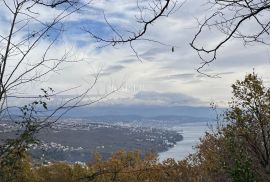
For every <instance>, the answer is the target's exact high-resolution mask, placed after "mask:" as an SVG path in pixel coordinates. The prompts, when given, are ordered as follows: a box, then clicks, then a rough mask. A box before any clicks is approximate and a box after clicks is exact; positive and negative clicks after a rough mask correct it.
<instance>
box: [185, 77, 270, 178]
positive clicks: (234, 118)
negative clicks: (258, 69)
mask: <svg viewBox="0 0 270 182" xmlns="http://www.w3.org/2000/svg"><path fill="white" fill-rule="evenodd" d="M232 88H233V98H232V101H231V102H230V107H229V109H228V110H227V111H225V113H224V114H223V115H222V117H221V118H220V120H219V122H220V123H219V125H218V128H217V130H216V131H214V132H213V133H207V134H206V135H205V136H204V137H203V138H202V139H201V143H200V144H199V145H198V146H197V149H198V152H197V153H196V154H195V155H194V156H191V157H190V161H191V162H192V163H193V164H194V165H195V166H198V170H199V172H198V173H199V176H202V177H207V178H209V180H208V181H227V180H230V179H231V180H233V181H269V179H270V173H269V162H270V161H269V149H270V143H269V141H270V135H269V133H270V128H269V126H270V120H269V114H270V89H269V88H266V87H265V86H264V85H263V82H262V80H261V79H260V78H259V77H258V76H257V75H256V74H255V73H252V74H248V75H247V76H246V77H245V79H244V80H243V81H239V80H238V81H236V83H235V84H233V85H232Z"/></svg>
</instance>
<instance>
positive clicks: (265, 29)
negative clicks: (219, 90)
mask: <svg viewBox="0 0 270 182" xmlns="http://www.w3.org/2000/svg"><path fill="white" fill-rule="evenodd" d="M209 5H210V7H211V12H212V10H213V13H212V14H211V15H210V16H208V17H206V19H205V20H204V21H203V22H201V23H199V26H200V27H199V30H198V32H197V33H196V34H195V36H194V38H193V40H192V42H191V43H190V45H191V47H192V48H193V49H195V50H196V51H197V52H198V55H199V57H200V58H201V60H202V61H203V62H202V65H201V66H200V67H199V68H198V69H197V70H198V71H199V72H201V71H200V70H201V69H202V68H203V67H204V66H205V65H207V64H209V63H211V62H213V61H214V60H215V59H216V58H217V52H218V50H219V49H221V47H222V46H223V45H225V44H226V43H227V42H228V41H229V40H231V39H240V40H242V41H243V43H244V44H245V45H247V44H253V43H261V44H266V45H269V43H270V42H269V28H270V22H269V10H270V1H269V0H261V1H256V0H215V1H214V0H210V1H209ZM210 30H211V31H212V32H213V33H216V32H220V33H221V35H223V36H222V39H221V40H219V41H218V42H217V43H216V44H215V45H214V46H213V47H207V46H206V45H202V46H201V45H200V37H201V36H203V35H204V33H205V32H206V33H208V34H210ZM213 33H211V36H213V35H212V34H213ZM218 35H219V36H221V35H220V34H218ZM203 44H204V43H203ZM206 55H210V58H209V57H208V56H206Z"/></svg>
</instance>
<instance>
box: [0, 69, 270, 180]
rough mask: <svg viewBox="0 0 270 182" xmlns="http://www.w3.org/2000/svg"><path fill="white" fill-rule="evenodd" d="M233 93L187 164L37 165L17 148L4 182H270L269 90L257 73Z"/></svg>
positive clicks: (122, 158) (131, 160)
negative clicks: (215, 124) (225, 108)
mask: <svg viewBox="0 0 270 182" xmlns="http://www.w3.org/2000/svg"><path fill="white" fill-rule="evenodd" d="M232 89H233V98H232V101H231V102H230V103H229V109H228V110H226V111H225V112H224V113H223V114H222V115H220V116H218V117H217V119H218V127H217V128H215V129H213V132H211V133H206V134H205V136H203V137H202V138H201V142H200V144H199V145H198V146H197V147H196V149H197V150H196V152H195V153H194V154H192V155H190V156H188V157H187V158H186V159H185V160H182V161H178V162H177V161H174V160H172V159H168V160H166V161H164V162H162V163H160V162H159V161H158V160H157V156H155V155H153V154H147V155H145V157H144V158H143V159H142V158H141V155H140V154H139V152H124V151H119V152H117V153H115V154H113V155H112V156H111V158H110V159H109V160H106V161H104V160H101V157H100V156H99V155H98V154H97V155H96V156H95V161H92V162H90V163H89V164H87V165H81V164H68V163H63V162H57V163H52V164H48V165H37V164H34V162H31V159H30V158H29V157H28V156H27V155H26V153H27V152H26V151H25V150H23V149H22V148H18V150H15V149H14V150H12V152H9V153H8V154H7V156H6V157H5V158H4V159H3V158H2V159H1V161H0V164H1V168H0V181H9V182H12V181H27V182H31V181H49V182H60V181H63V182H71V181H196V182H197V181H207V182H209V181H210V182H211V181H239V182H240V181H243V182H244V181H245V182H246V181H269V180H270V166H269V162H270V121H269V115H270V89H269V88H266V87H265V86H264V85H263V82H262V80H261V79H260V78H259V77H258V76H257V75H256V74H255V73H253V74H248V75H247V76H246V77H245V79H244V80H243V81H236V83H235V84H233V85H232ZM19 149H20V150H19Z"/></svg>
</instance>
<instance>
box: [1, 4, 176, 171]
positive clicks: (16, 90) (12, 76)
mask: <svg viewBox="0 0 270 182" xmlns="http://www.w3.org/2000/svg"><path fill="white" fill-rule="evenodd" d="M104 3H106V2H104ZM169 5H171V7H169ZM175 5H176V2H173V1H172V0H164V1H163V0H151V1H149V2H148V3H147V4H146V3H145V2H144V1H142V2H140V1H138V2H137V4H136V6H137V8H138V12H139V14H140V17H139V18H138V25H140V26H142V27H143V28H142V29H141V30H140V31H138V32H137V31H135V30H128V31H127V32H126V34H127V35H126V36H125V35H124V34H120V33H119V32H118V31H116V29H115V28H114V27H113V26H112V25H111V24H110V23H109V21H108V20H107V18H106V16H105V15H104V17H102V18H105V20H106V22H107V26H108V27H109V28H111V30H113V32H114V33H115V34H116V35H118V37H119V38H121V39H116V38H115V37H114V36H113V38H112V39H110V40H107V41H105V39H101V38H100V37H98V36H96V35H95V34H94V33H93V32H92V31H91V30H90V28H89V27H90V25H88V26H87V27H79V28H83V30H82V31H87V32H88V33H89V34H90V35H91V36H92V38H95V39H97V40H104V41H105V42H106V43H109V44H112V45H116V44H120V43H130V46H131V42H133V41H136V40H138V39H142V38H143V35H144V34H145V33H146V31H147V28H148V26H149V25H150V24H152V23H154V22H155V21H157V19H158V18H160V17H162V16H165V15H166V16H167V15H168V14H170V12H171V10H173V8H174V7H175ZM147 6H149V7H148V8H147ZM0 8H1V11H3V12H5V13H4V15H6V17H3V19H4V20H6V26H3V27H1V32H0V119H1V120H9V121H14V122H16V123H17V124H18V127H19V131H18V133H17V137H15V138H10V139H8V140H6V142H5V143H4V144H1V146H0V165H1V166H3V165H4V166H5V165H9V166H14V165H15V164H16V163H17V160H21V159H22V157H23V156H25V152H26V150H27V148H28V147H29V144H32V143H36V142H37V141H38V140H37V138H36V134H37V133H38V132H39V131H40V130H41V129H43V128H45V127H49V126H51V125H52V124H53V123H54V122H56V121H58V120H59V118H61V117H62V116H63V115H64V114H66V113H67V112H68V111H70V110H71V109H73V108H75V107H82V106H86V105H89V104H93V103H95V102H98V101H99V100H101V99H103V98H104V97H107V96H108V95H110V94H112V93H114V92H115V91H117V89H116V90H113V91H112V92H109V93H107V94H105V95H103V96H101V97H100V98H98V99H94V100H91V99H89V98H88V93H89V92H90V91H91V90H92V88H93V87H94V86H95V84H96V82H97V79H98V76H99V74H97V75H96V76H95V77H94V78H93V80H91V82H90V81H89V83H88V85H87V88H86V89H84V90H83V91H80V92H77V93H78V94H77V95H76V96H73V97H71V98H68V99H63V101H62V102H61V103H60V104H59V105H57V106H53V107H51V109H50V107H49V106H48V105H49V103H50V102H49V101H50V99H51V98H57V97H59V95H60V94H67V93H69V91H74V90H75V89H77V88H78V87H75V88H67V89H66V90H59V91H54V89H53V88H50V87H49V88H43V86H41V85H39V84H41V83H42V81H43V79H45V78H46V76H48V75H52V74H55V75H56V76H57V73H59V72H60V71H61V70H60V66H61V65H63V64H74V62H80V60H70V59H69V57H70V52H69V51H66V50H65V51H63V55H62V56H60V57H54V56H55V55H52V52H51V51H52V50H54V49H55V48H56V47H57V41H58V40H59V38H61V36H62V35H63V34H64V33H65V31H64V30H65V29H64V28H65V24H66V22H67V18H70V17H72V16H73V15H75V14H76V13H77V15H78V14H79V13H82V11H83V12H87V11H88V12H89V11H92V10H93V9H94V8H95V4H94V2H92V1H83V0H2V1H0ZM145 11H147V13H148V14H147V15H145ZM47 12H49V15H50V16H47V15H46V13H47ZM151 13H152V14H151ZM44 16H45V17H44ZM125 37H126V38H125ZM90 38H91V37H90V36H89V39H90ZM149 41H150V40H149ZM41 44H43V45H46V47H45V48H42V49H41V48H40V45H41ZM131 47H132V46H131ZM133 50H134V49H133ZM134 51H135V50H134ZM33 54H36V56H33ZM34 83H37V85H38V87H39V88H40V89H41V93H30V94H29V92H28V93H26V91H25V88H26V87H28V86H29V85H30V84H34ZM12 99H13V100H14V99H16V101H17V102H16V103H18V102H19V103H23V104H22V105H20V104H12V103H11V100H12ZM21 100H22V101H21ZM85 100H87V101H85ZM82 101H83V102H82ZM19 112H20V114H18V113H19Z"/></svg>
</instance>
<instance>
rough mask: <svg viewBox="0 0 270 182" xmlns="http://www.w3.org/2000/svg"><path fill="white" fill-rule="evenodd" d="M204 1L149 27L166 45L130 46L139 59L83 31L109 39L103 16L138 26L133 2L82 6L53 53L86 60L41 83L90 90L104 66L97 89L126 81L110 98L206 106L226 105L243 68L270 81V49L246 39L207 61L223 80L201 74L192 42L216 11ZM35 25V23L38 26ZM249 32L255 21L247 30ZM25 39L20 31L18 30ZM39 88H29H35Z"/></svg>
mask: <svg viewBox="0 0 270 182" xmlns="http://www.w3.org/2000/svg"><path fill="white" fill-rule="evenodd" d="M204 3H205V1H203V0H196V1H195V0H188V1H187V2H186V3H185V4H184V5H183V6H182V7H181V8H180V9H179V10H177V11H176V12H174V13H173V14H171V15H170V16H169V17H162V18H160V19H159V20H158V21H157V22H155V23H154V24H153V25H151V26H150V27H149V29H148V32H147V34H146V35H145V38H149V39H153V40H158V41H160V42H162V43H164V44H168V45H173V46H175V51H174V52H172V51H171V46H165V45H161V44H158V43H154V42H149V41H136V42H134V43H133V46H134V48H135V49H136V51H137V52H138V54H139V56H140V58H141V61H140V60H138V59H137V57H136V56H135V55H134V52H133V51H132V50H131V48H130V47H129V45H118V46H116V47H112V46H107V47H104V48H98V46H101V45H102V44H99V43H96V42H95V41H94V40H93V39H91V37H90V36H89V35H88V34H87V33H86V32H84V31H83V30H82V28H86V27H88V28H90V29H91V30H92V31H93V32H95V33H97V34H98V35H100V36H105V37H110V36H113V32H111V31H110V29H109V27H108V26H107V25H106V22H105V20H104V18H103V12H104V13H105V15H106V17H107V20H108V21H109V22H110V23H111V25H113V26H114V27H115V28H116V29H117V30H119V31H123V30H127V29H129V30H136V29H139V25H137V24H136V23H135V22H136V19H135V18H134V16H135V15H136V14H137V13H138V9H137V8H136V7H137V6H136V1H135V0H125V1H123V0H94V1H93V2H92V4H90V5H89V7H88V11H87V12H86V11H81V12H80V13H76V14H74V15H72V16H70V17H69V18H68V19H66V20H65V24H64V29H65V32H64V34H63V35H62V36H61V37H60V39H59V40H58V41H57V43H56V44H55V45H54V47H53V49H52V50H51V52H50V54H51V55H53V56H61V54H62V53H63V52H65V51H67V50H69V51H71V53H72V54H71V56H70V59H71V60H78V59H82V61H80V62H78V63H69V64H65V65H62V66H61V69H62V70H61V71H59V72H58V73H57V74H52V75H50V76H49V77H48V78H46V79H45V80H44V81H46V82H43V83H42V84H44V85H48V86H50V87H53V88H54V89H55V90H61V89H65V88H70V87H74V86H82V87H87V86H86V84H87V83H88V81H89V79H90V78H91V76H92V75H93V74H95V73H97V72H99V71H101V74H100V78H99V81H98V83H97V85H96V87H95V89H94V90H93V93H97V92H98V93H103V92H109V91H110V90H112V89H115V88H116V87H118V86H120V85H122V88H121V89H120V90H119V92H118V93H115V94H114V95H113V96H111V100H110V102H116V103H122V102H123V103H140V102H147V103H151V104H162V105H209V103H210V102H212V101H214V102H216V103H218V104H221V105H222V104H224V103H227V101H228V99H229V98H230V97H231V95H230V92H231V88H230V85H231V84H232V83H233V82H234V81H235V80H236V79H241V78H243V76H244V75H245V74H246V73H249V72H252V71H253V68H254V69H255V71H256V72H257V73H258V74H259V75H260V76H261V77H262V78H263V79H264V80H265V81H266V83H268V82H269V81H270V75H269V68H270V57H269V55H270V52H269V51H270V50H269V47H267V46H263V45H254V46H247V47H244V46H243V45H242V42H241V41H238V40H232V41H230V42H229V43H228V44H226V45H225V46H224V47H222V49H221V50H220V51H219V52H218V58H217V60H216V61H215V62H214V63H212V64H210V65H209V66H206V67H205V69H206V73H208V74H217V73H218V74H220V76H221V78H217V79H214V78H208V77H205V76H203V75H200V74H199V73H197V72H196V68H198V67H199V66H200V63H201V61H200V59H199V57H198V56H197V53H196V52H195V51H194V50H193V49H192V48H191V47H190V45H189V43H190V42H191V40H192V38H193V36H194V34H195V33H196V31H197V30H198V26H197V18H198V19H199V20H203V19H204V18H205V16H207V15H209V13H211V12H210V11H209V10H207V8H208V7H209V6H205V5H203V4H204ZM0 6H1V9H0V10H1V13H0V33H1V34H5V33H6V32H7V30H8V23H9V21H10V15H9V13H8V11H7V10H6V9H3V5H2V4H0ZM38 11H39V12H40V13H39V18H40V19H42V20H44V21H46V19H49V18H50V17H51V16H52V15H53V14H54V13H55V12H54V11H57V10H52V11H51V12H50V11H48V10H44V8H41V7H39V10H38ZM33 26H35V25H33ZM247 28H248V29H250V30H252V26H249V27H247ZM21 36H23V35H21ZM219 39H220V37H219V36H215V34H214V33H213V36H212V34H211V32H209V33H208V34H207V35H205V36H204V37H203V39H202V41H203V42H205V43H206V45H213V44H214V43H215V42H216V41H217V40H219ZM46 45H48V42H47V41H46V40H42V42H41V43H40V44H39V45H38V47H36V48H35V49H34V51H35V52H33V54H31V56H33V57H34V58H35V57H38V56H39V52H40V50H42V49H44V47H46ZM38 86H39V85H32V87H33V88H34V87H35V88H36V87H38Z"/></svg>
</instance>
